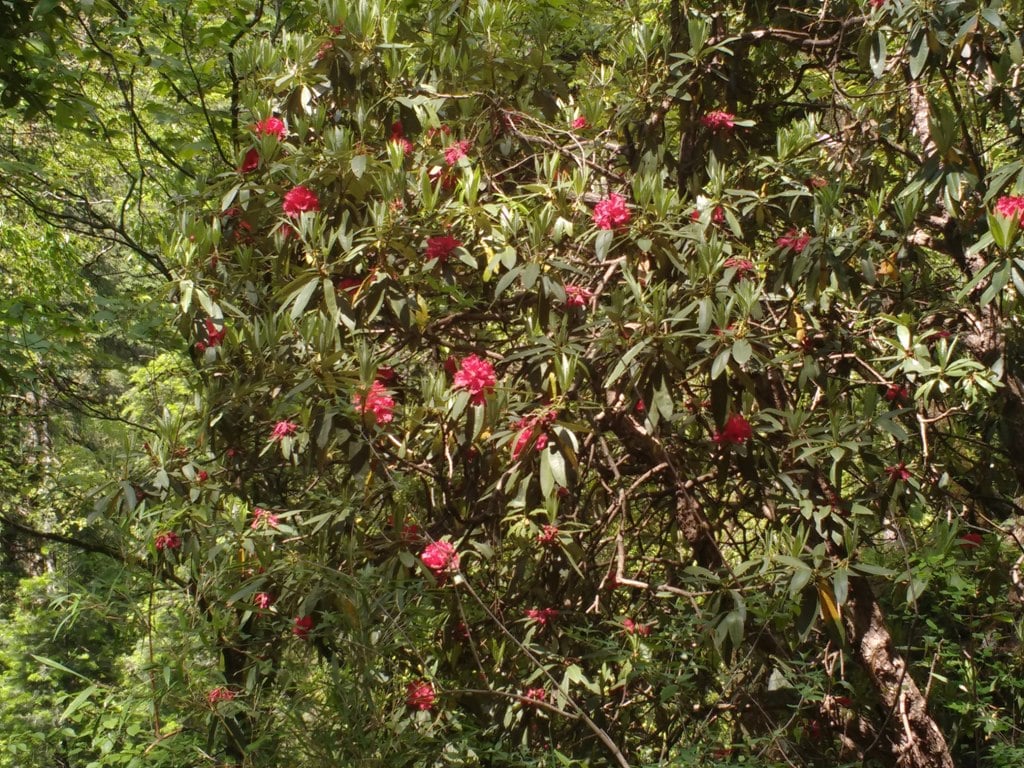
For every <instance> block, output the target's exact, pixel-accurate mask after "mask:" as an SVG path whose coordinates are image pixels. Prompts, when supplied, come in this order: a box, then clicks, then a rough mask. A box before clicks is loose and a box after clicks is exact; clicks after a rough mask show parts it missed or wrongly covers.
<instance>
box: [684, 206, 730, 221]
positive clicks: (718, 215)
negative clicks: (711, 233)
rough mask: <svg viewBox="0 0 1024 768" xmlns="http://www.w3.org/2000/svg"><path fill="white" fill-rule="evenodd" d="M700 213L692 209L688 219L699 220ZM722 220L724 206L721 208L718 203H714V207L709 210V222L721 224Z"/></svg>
mask: <svg viewBox="0 0 1024 768" xmlns="http://www.w3.org/2000/svg"><path fill="white" fill-rule="evenodd" d="M701 213H702V212H701V211H700V210H694V211H693V213H691V214H690V219H691V220H692V221H699V220H700V215H701ZM724 222H725V208H723V207H722V206H720V205H716V206H715V207H714V209H713V210H712V211H711V223H712V224H722V223H724Z"/></svg>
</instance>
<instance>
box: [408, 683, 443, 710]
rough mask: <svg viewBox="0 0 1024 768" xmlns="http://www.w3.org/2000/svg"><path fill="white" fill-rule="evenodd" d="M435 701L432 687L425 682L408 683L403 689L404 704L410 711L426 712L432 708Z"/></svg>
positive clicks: (434, 692)
mask: <svg viewBox="0 0 1024 768" xmlns="http://www.w3.org/2000/svg"><path fill="white" fill-rule="evenodd" d="M436 701H437V692H436V691H435V690H434V686H432V685H431V684H430V683H428V682H427V681H425V680H417V681H415V682H412V683H409V685H408V687H407V688H406V689H405V703H406V705H407V706H408V707H409V708H410V709H418V710H419V711H420V712H426V711H428V710H431V709H433V708H434V703H435V702H436Z"/></svg>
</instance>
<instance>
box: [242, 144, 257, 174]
mask: <svg viewBox="0 0 1024 768" xmlns="http://www.w3.org/2000/svg"><path fill="white" fill-rule="evenodd" d="M259 167H260V151H259V150H258V149H256V147H253V148H252V149H250V150H249V151H248V152H246V153H245V158H244V159H243V160H242V164H241V165H240V166H238V172H239V173H249V171H255V170H256V169H257V168H259Z"/></svg>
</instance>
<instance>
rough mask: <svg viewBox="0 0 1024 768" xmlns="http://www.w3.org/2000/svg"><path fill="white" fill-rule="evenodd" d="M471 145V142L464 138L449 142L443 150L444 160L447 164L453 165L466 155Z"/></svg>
mask: <svg viewBox="0 0 1024 768" xmlns="http://www.w3.org/2000/svg"><path fill="white" fill-rule="evenodd" d="M472 146H473V143H472V142H471V141H467V140H466V139H463V140H462V141H456V142H453V143H452V144H449V145H448V149H446V150H445V151H444V161H445V162H446V163H448V165H455V164H456V163H457V162H459V160H461V159H462V158H464V157H465V156H466V153H467V152H468V151H469V148H470V147H472Z"/></svg>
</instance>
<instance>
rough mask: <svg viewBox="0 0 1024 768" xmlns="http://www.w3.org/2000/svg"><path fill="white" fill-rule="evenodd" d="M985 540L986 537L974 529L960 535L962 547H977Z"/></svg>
mask: <svg viewBox="0 0 1024 768" xmlns="http://www.w3.org/2000/svg"><path fill="white" fill-rule="evenodd" d="M983 541H984V537H983V536H982V535H981V534H980V533H975V532H973V531H972V532H971V533H965V534H964V535H963V536H961V537H960V547H961V548H962V549H977V548H978V547H980V546H981V543H982V542H983Z"/></svg>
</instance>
